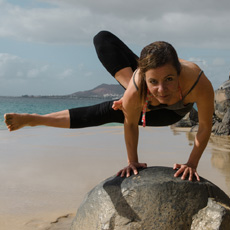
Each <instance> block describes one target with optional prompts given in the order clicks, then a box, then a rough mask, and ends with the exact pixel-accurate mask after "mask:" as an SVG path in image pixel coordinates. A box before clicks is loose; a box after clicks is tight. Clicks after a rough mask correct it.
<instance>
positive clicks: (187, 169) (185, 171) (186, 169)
mask: <svg viewBox="0 0 230 230" xmlns="http://www.w3.org/2000/svg"><path fill="white" fill-rule="evenodd" d="M173 169H175V170H176V169H178V170H177V172H176V173H175V174H174V177H178V176H179V175H181V174H182V176H181V179H182V180H185V179H186V177H187V176H188V179H189V180H190V181H192V178H193V175H195V177H196V179H197V180H198V181H200V177H199V175H198V173H197V171H196V168H194V167H191V166H189V165H188V164H174V166H173Z"/></svg>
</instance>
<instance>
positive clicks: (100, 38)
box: [93, 30, 114, 47]
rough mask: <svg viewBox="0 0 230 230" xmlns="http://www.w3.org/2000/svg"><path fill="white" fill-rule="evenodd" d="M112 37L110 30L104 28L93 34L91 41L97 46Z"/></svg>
mask: <svg viewBox="0 0 230 230" xmlns="http://www.w3.org/2000/svg"><path fill="white" fill-rule="evenodd" d="M112 37H114V35H113V34H112V33H111V32H109V31H106V30H102V31H100V32H99V33H97V34H96V35H95V36H94V38H93V43H94V45H95V47H97V46H99V45H101V44H103V43H104V42H105V41H106V40H109V39H110V38H112Z"/></svg>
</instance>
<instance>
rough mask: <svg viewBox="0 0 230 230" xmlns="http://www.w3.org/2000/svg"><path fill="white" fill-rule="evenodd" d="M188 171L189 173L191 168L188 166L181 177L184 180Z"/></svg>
mask: <svg viewBox="0 0 230 230" xmlns="http://www.w3.org/2000/svg"><path fill="white" fill-rule="evenodd" d="M188 173H189V169H188V168H186V169H185V170H184V173H183V175H182V177H181V179H182V180H185V178H186V177H187V175H188Z"/></svg>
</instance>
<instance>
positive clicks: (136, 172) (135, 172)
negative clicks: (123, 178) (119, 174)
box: [131, 166, 138, 175]
mask: <svg viewBox="0 0 230 230" xmlns="http://www.w3.org/2000/svg"><path fill="white" fill-rule="evenodd" d="M131 168H132V170H133V173H134V175H137V174H138V170H137V168H136V167H134V166H132V167H131Z"/></svg>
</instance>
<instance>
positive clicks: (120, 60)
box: [69, 31, 182, 128]
mask: <svg viewBox="0 0 230 230" xmlns="http://www.w3.org/2000/svg"><path fill="white" fill-rule="evenodd" d="M94 46H95V49H96V52H97V55H98V58H99V60H100V61H101V63H102V65H103V66H104V67H105V68H106V70H107V71H108V72H109V73H110V74H111V75H112V76H113V77H114V75H115V74H116V72H118V71H119V70H121V69H123V68H125V67H131V68H132V70H133V71H134V70H136V68H137V59H138V56H137V55H136V54H134V53H133V52H132V51H131V50H130V49H129V48H128V47H127V46H126V45H125V44H124V43H123V42H122V41H121V40H120V39H119V38H118V37H116V36H115V35H114V34H112V33H110V32H108V31H101V32H99V33H98V34H97V35H96V36H95V37H94ZM112 104H113V101H107V102H103V103H100V104H97V105H93V106H86V107H80V108H73V109H70V110H69V114H70V128H85V127H92V126H99V125H103V124H107V123H111V122H112V123H113V122H117V123H124V115H123V112H122V111H121V110H113V109H112ZM181 118H182V117H181V116H179V115H178V114H176V113H175V112H173V111H171V110H167V109H159V110H155V111H150V112H147V113H146V125H147V126H167V125H171V124H174V123H176V122H177V121H179V120H180V119H181ZM139 124H140V125H141V117H140V121H139Z"/></svg>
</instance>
